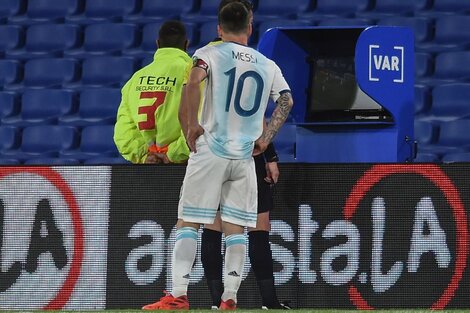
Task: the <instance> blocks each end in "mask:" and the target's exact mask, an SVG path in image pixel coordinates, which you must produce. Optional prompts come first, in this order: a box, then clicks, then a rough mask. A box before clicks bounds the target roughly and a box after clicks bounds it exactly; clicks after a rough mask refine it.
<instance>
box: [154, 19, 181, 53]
mask: <svg viewBox="0 0 470 313" xmlns="http://www.w3.org/2000/svg"><path fill="white" fill-rule="evenodd" d="M187 39H188V38H187V36H186V27H185V26H184V24H183V23H181V22H180V21H176V20H169V21H166V22H164V23H163V24H162V26H160V30H159V31H158V44H159V47H160V48H179V49H182V50H185V49H186V41H187Z"/></svg>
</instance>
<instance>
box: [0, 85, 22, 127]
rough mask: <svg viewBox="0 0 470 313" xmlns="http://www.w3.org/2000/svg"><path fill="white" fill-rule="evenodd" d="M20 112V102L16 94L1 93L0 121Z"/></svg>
mask: <svg viewBox="0 0 470 313" xmlns="http://www.w3.org/2000/svg"><path fill="white" fill-rule="evenodd" d="M19 112H20V102H19V101H18V95H17V94H16V93H15V92H7V91H2V92H0V120H1V119H3V118H5V117H9V116H14V115H15V114H18V113H19Z"/></svg>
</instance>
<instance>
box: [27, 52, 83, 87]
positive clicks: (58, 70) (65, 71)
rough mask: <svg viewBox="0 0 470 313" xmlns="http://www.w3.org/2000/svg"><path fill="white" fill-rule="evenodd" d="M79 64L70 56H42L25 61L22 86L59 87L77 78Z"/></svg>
mask: <svg viewBox="0 0 470 313" xmlns="http://www.w3.org/2000/svg"><path fill="white" fill-rule="evenodd" d="M78 75H79V64H78V61H77V60H75V59H70V58H44V59H31V60H28V61H26V63H25V66H24V79H23V81H22V83H23V87H42V88H61V87H65V85H66V84H70V83H73V82H75V81H77V80H78V77H79V76H78Z"/></svg>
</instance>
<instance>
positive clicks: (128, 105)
mask: <svg viewBox="0 0 470 313" xmlns="http://www.w3.org/2000/svg"><path fill="white" fill-rule="evenodd" d="M190 64H192V63H191V58H190V57H189V56H188V54H187V53H186V52H185V51H183V50H180V49H177V48H159V49H158V50H157V51H156V52H155V56H154V60H153V62H152V63H151V64H149V65H147V66H145V67H144V68H142V69H140V70H139V71H137V72H136V73H134V75H133V76H132V77H131V79H129V81H127V83H126V84H125V85H124V87H123V88H122V90H121V94H122V97H121V103H120V105H119V109H118V113H117V120H116V125H115V129H114V142H115V143H116V146H117V148H118V150H119V152H120V153H121V154H122V156H123V157H124V158H125V159H126V160H129V161H130V162H132V163H143V162H144V161H145V159H146V158H147V153H148V147H149V146H150V145H152V144H156V145H157V146H160V147H163V146H168V152H167V156H168V159H169V160H170V161H171V162H174V163H180V162H184V161H186V160H187V159H188V157H189V148H188V146H187V144H186V140H185V138H184V135H183V133H182V131H181V126H180V123H179V120H178V110H179V106H180V100H181V91H182V87H183V81H184V80H185V78H186V77H187V76H188V73H187V72H188V71H189V69H190V66H189V65H190Z"/></svg>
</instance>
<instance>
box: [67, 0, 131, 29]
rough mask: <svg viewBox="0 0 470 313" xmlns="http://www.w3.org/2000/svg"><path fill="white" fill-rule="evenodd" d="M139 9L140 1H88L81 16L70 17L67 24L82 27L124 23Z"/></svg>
mask: <svg viewBox="0 0 470 313" xmlns="http://www.w3.org/2000/svg"><path fill="white" fill-rule="evenodd" d="M138 9H139V1H138V0H113V1H112V5H110V2H109V0H92V1H90V0H89V1H86V4H85V8H84V10H83V12H82V13H81V14H75V15H69V16H67V17H66V19H65V22H67V23H74V24H80V25H86V24H93V23H109V22H116V23H119V22H121V21H122V19H123V17H124V16H127V15H130V14H134V13H136V12H137V10H138Z"/></svg>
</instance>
